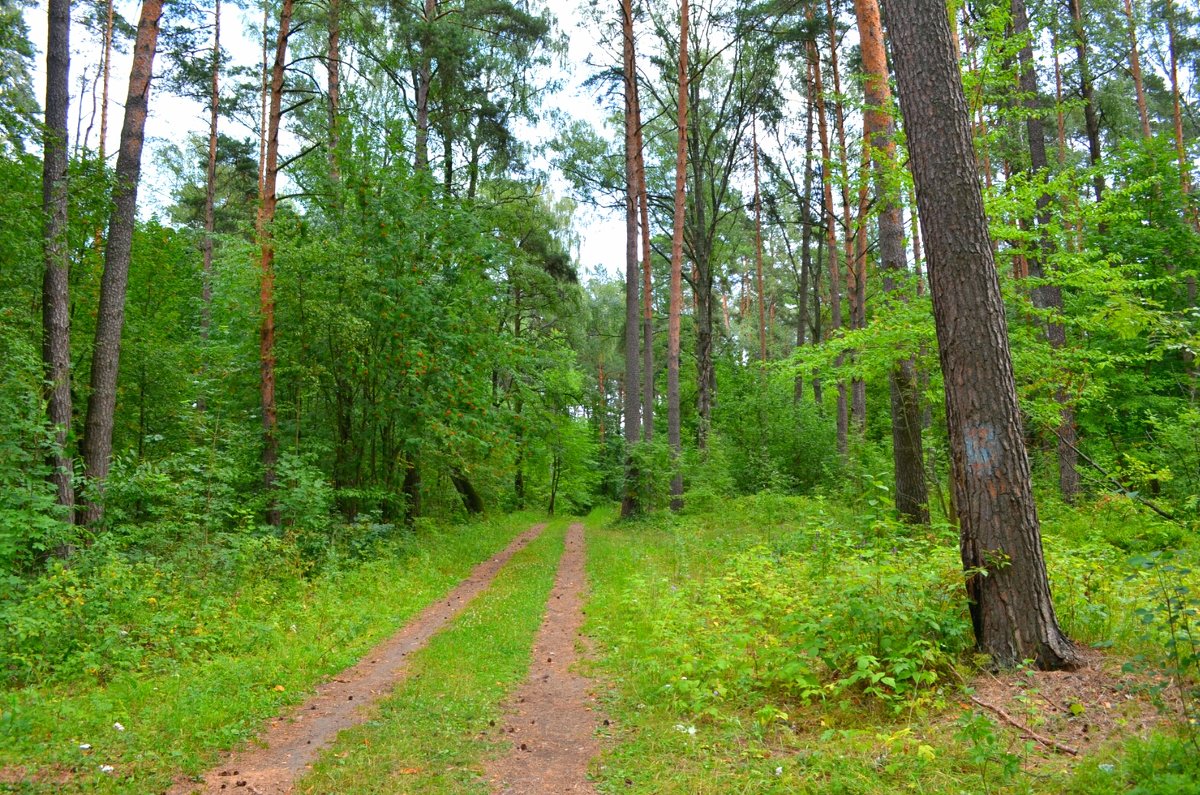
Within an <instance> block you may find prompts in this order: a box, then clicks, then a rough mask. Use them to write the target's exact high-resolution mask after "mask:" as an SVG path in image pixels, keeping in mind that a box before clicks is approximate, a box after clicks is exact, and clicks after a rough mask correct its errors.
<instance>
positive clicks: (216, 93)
mask: <svg viewBox="0 0 1200 795" xmlns="http://www.w3.org/2000/svg"><path fill="white" fill-rule="evenodd" d="M211 70H212V74H211V81H210V84H211V91H210V94H209V101H208V168H207V170H206V171H205V176H204V236H203V237H202V238H201V239H200V247H201V251H202V253H203V265H202V270H201V272H200V342H201V345H202V346H203V347H207V343H208V338H209V334H210V332H211V329H212V278H213V232H214V231H215V229H216V212H215V204H216V195H217V121H218V116H219V113H220V101H221V94H220V86H221V83H220V80H221V0H214V3H213V52H212V67H211ZM204 398H205V396H204V395H203V394H202V395H201V396H200V400H199V403H198V405H199V407H200V409H201V410H203V408H204Z"/></svg>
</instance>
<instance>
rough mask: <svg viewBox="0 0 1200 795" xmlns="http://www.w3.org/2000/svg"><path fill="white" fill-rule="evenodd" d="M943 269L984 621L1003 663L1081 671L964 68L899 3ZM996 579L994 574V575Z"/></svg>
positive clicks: (966, 528)
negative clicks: (1046, 518)
mask: <svg viewBox="0 0 1200 795" xmlns="http://www.w3.org/2000/svg"><path fill="white" fill-rule="evenodd" d="M888 31H889V33H890V34H891V38H892V42H893V44H894V51H893V55H894V62H895V67H896V79H897V84H898V87H899V91H900V107H901V109H902V111H903V113H904V122H905V128H906V130H907V132H908V148H909V154H910V162H911V165H912V170H913V179H914V183H915V185H916V190H917V204H918V206H919V209H920V214H921V218H920V221H921V230H922V232H923V233H924V237H925V249H926V254H927V257H928V261H929V278H930V291H931V294H932V296H933V309H934V322H935V326H936V330H937V337H938V343H939V348H940V356H941V364H942V373H943V376H944V378H945V384H946V420H947V425H948V426H949V431H950V449H951V453H952V459H953V471H954V481H955V482H954V491H955V497H956V500H955V502H956V504H957V506H958V511H959V519H960V522H961V551H962V560H963V566H964V568H965V570H966V572H967V575H968V579H967V592H968V596H969V598H970V601H971V605H970V607H971V618H972V623H973V625H974V628H975V638H976V642H977V644H978V646H979V649H980V650H981V651H983V652H985V653H987V654H989V655H991V657H992V660H993V662H994V663H995V664H997V665H1005V666H1007V665H1016V664H1018V663H1020V662H1021V661H1023V660H1028V659H1032V660H1034V662H1035V664H1036V665H1037V666H1038V667H1039V668H1043V669H1045V668H1064V667H1073V666H1075V665H1077V664H1078V661H1079V657H1078V652H1077V651H1076V649H1075V647H1074V645H1073V644H1072V643H1071V642H1070V641H1069V640H1068V639H1067V638H1066V636H1065V635H1064V634H1063V632H1062V630H1061V629H1059V626H1058V622H1057V619H1056V618H1055V615H1054V605H1053V602H1052V601H1051V598H1050V585H1049V582H1048V579H1047V576H1046V563H1045V559H1044V558H1043V554H1042V542H1041V533H1040V528H1039V525H1038V518H1037V509H1036V506H1035V505H1034V501H1033V492H1032V488H1031V484H1030V475H1029V461H1028V459H1027V457H1026V453H1025V441H1024V436H1023V434H1022V432H1021V414H1020V408H1019V406H1018V405H1017V393H1016V383H1015V380H1014V378H1013V370H1012V357H1011V353H1010V351H1009V346H1008V327H1007V323H1006V321H1005V315H1004V304H1003V302H1002V300H1001V296H1000V282H999V278H998V276H997V274H996V263H995V257H994V255H993V253H992V245H991V237H990V235H989V233H988V227H987V219H986V217H985V215H984V210H983V197H982V194H981V192H980V187H979V173H978V170H977V168H976V165H975V159H974V158H975V153H974V148H973V146H972V141H971V129H970V122H969V120H968V117H967V103H966V100H965V98H964V96H963V88H962V78H961V75H960V72H959V66H958V64H957V63H956V62H955V61H954V58H953V57H952V54H951V53H952V50H951V39H950V26H949V21H948V19H947V16H946V6H945V4H944V3H942V2H941V0H889V4H888ZM981 571H986V573H987V575H986V576H983V575H982V574H981V573H980V572H981Z"/></svg>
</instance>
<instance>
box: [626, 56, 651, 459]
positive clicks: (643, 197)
mask: <svg viewBox="0 0 1200 795" xmlns="http://www.w3.org/2000/svg"><path fill="white" fill-rule="evenodd" d="M631 64H632V66H633V70H634V71H633V74H634V78H633V82H632V84H631V85H630V88H631V90H632V91H633V120H634V123H635V125H636V127H635V133H636V137H637V140H636V148H635V149H634V153H635V155H636V163H635V166H636V169H637V182H638V209H639V212H640V213H641V228H642V435H643V437H644V438H645V439H646V441H647V442H649V441H653V439H654V292H653V291H654V286H653V284H652V283H651V279H650V266H651V258H650V257H651V249H650V193H649V189H648V188H647V186H646V152H645V141H644V139H643V136H642V109H641V102H640V101H639V100H638V83H637V54H636V52H635V53H634V54H633V58H632V60H631Z"/></svg>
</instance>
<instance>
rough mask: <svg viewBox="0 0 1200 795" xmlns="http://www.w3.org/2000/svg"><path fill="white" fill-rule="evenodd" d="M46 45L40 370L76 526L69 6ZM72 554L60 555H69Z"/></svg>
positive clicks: (65, 498)
mask: <svg viewBox="0 0 1200 795" xmlns="http://www.w3.org/2000/svg"><path fill="white" fill-rule="evenodd" d="M47 34H48V36H47V42H46V127H45V129H44V130H43V134H42V212H43V213H44V217H43V226H42V246H43V260H44V264H45V270H44V271H43V273H42V367H43V373H44V374H45V378H46V414H47V419H49V421H50V424H51V425H53V426H54V449H53V450H52V451H51V453H50V466H51V473H50V480H51V482H52V483H54V490H55V493H56V495H57V496H56V500H57V503H58V505H59V507H60V508H61V509H62V511H63V519H65V520H66V521H67V522H74V521H75V490H74V486H73V484H72V475H73V473H74V468H75V466H74V461H73V459H72V457H71V455H70V453H69V449H68V445H69V443H70V436H71V297H70V268H71V252H70V244H69V242H68V240H67V110H68V106H69V104H70V80H69V77H70V58H71V42H70V39H71V2H70V0H50V4H49V10H48V19H47ZM67 551H68V550H65V549H64V550H62V552H63V553H64V554H65V553H66V552H67Z"/></svg>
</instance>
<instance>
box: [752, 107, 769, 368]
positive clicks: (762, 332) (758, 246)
mask: <svg viewBox="0 0 1200 795" xmlns="http://www.w3.org/2000/svg"><path fill="white" fill-rule="evenodd" d="M751 125H752V126H751V128H750V139H751V145H752V146H753V149H754V264H755V274H756V275H755V290H756V291H757V293H758V357H759V359H760V360H761V361H762V363H763V364H766V363H767V317H766V311H767V295H766V290H765V289H764V288H763V241H762V192H761V186H760V185H759V175H758V119H757V118H756V119H754V121H753V122H751Z"/></svg>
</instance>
